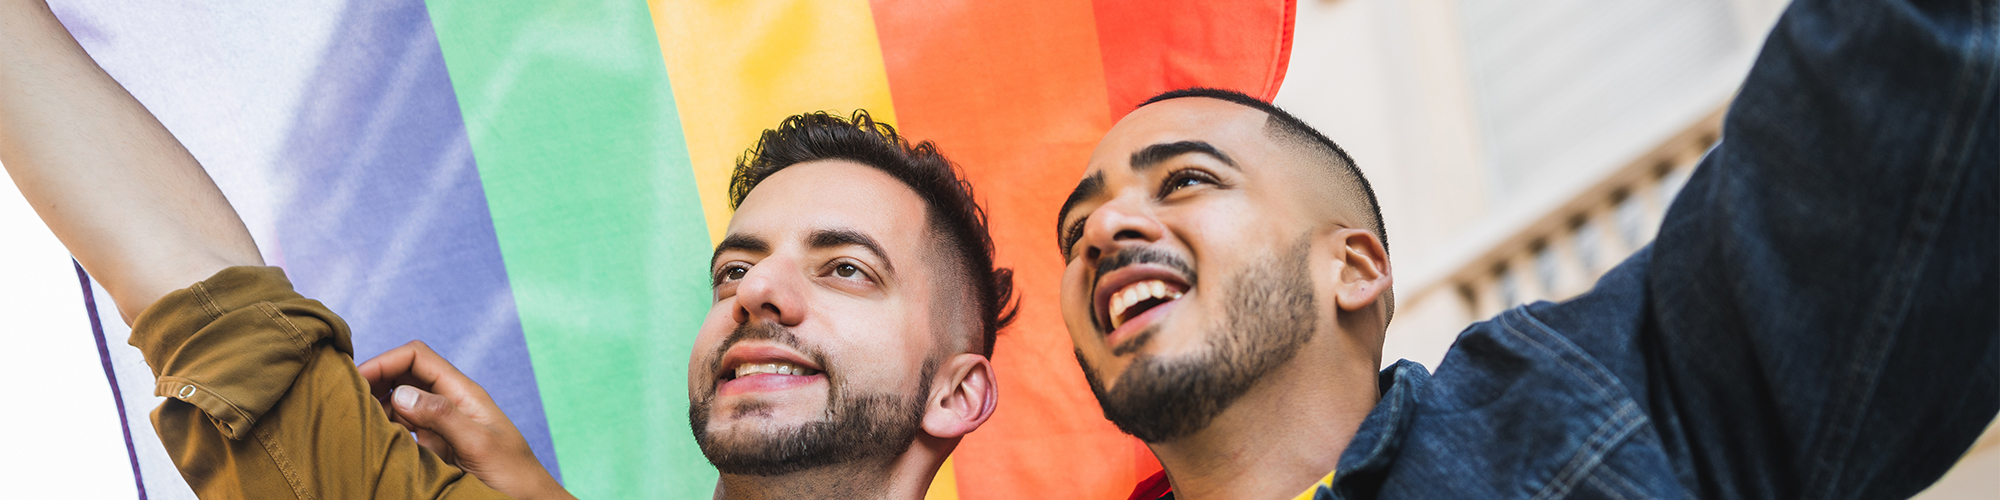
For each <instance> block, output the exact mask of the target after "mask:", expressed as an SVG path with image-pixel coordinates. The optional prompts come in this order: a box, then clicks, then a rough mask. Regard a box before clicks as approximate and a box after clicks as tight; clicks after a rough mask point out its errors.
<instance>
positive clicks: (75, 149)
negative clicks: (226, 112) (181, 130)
mask: <svg viewBox="0 0 2000 500" xmlns="http://www.w3.org/2000/svg"><path fill="white" fill-rule="evenodd" d="M0 164H4V165H5V166H6V169H7V174H8V175H10V176H12V177H13V178H14V184H15V185H16V186H18V187H19V188H20V189H21V194H22V195H23V196H25V197H26V198H27V200H28V203H29V204H30V205H32V206H34V207H35V213H37V214H39V215H41V217H42V221H43V222H44V223H47V224H48V226H49V229H50V230H52V231H54V232H55V235H56V237H57V238H59V239H61V240H62V242H63V246H65V247H68V248H69V251H70V253H71V254H73V255H75V256H76V259H77V261H79V262H81V263H82V264H83V267H84V269H85V270H88V271H90V274H91V276H92V277H93V278H95V279H96V280H97V281H98V282H99V283H102V284H103V285H104V289H105V290H106V291H109V292H110V293H111V298H112V300H115V301H117V302H118V310H119V312H120V314H121V315H122V316H123V317H124V319H125V322H126V324H131V323H132V321H133V320H134V319H136V318H137V317H138V315H139V313H140V312H141V311H144V310H145V309H146V307H147V306H150V305H152V304H153V302H154V301H157V300H159V298H160V297H161V296H163V295H166V294H167V292H171V291H174V290H177V289H180V288H185V287H187V286H188V285H191V284H193V283H194V282H196V281H201V280H202V279H203V278H207V277H209V276H210V275H213V274H215V272H216V271H220V270H222V269H223V268H226V267H229V266H242V265H251V266H255V265H263V263H264V261H263V257H261V256H260V255H259V254H258V252H257V244H256V243H255V242H253V241H251V239H250V232H249V230H248V229H246V228H245V227H244V225H243V221H242V220H241V219H239V218H237V216H236V212H235V210H234V209H232V208H231V207H230V206H229V200H227V199H224V198H223V196H222V191H221V190H219V189H216V187H215V182H214V181H211V180H209V177H208V173H207V172H204V171H203V170H202V168H201V164H200V163H197V162H196V161H195V159H194V156H193V155H190V154H188V151H187V148H184V147H182V146H181V144H180V142H179V141H176V140H175V139H174V136H173V134H172V133H170V132H167V129H166V127H165V126H162V125H160V121H159V120H158V119H155V118H154V117H153V114H152V113H150V112H147V111H146V108H145V106H142V105H140V104H139V101H138V100H137V99H134V98H133V97H132V95H131V94H130V93H127V92H126V91H125V88H124V87H122V86H120V85H119V84H118V82H117V81H115V80H112V79H111V75H109V74H106V73H105V72H104V70H103V69H102V68H99V67H98V66H97V63H96V62H95V61H92V60H91V59H90V55H89V54H86V53H84V51H83V47H82V46H80V45H78V44H77V43H76V40H75V39H74V38H71V37H70V35H69V31H68V30H66V29H64V28H63V25H62V23H61V22H59V21H58V20H57V19H56V17H55V15H54V14H53V13H52V12H50V11H49V8H48V5H47V4H45V3H43V1H42V0H0Z"/></svg>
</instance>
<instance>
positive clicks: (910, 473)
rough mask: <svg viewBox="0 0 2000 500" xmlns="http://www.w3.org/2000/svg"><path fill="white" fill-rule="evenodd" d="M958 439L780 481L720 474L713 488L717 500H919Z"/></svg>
mask: <svg viewBox="0 0 2000 500" xmlns="http://www.w3.org/2000/svg"><path fill="white" fill-rule="evenodd" d="M957 446H958V440H957V439H948V440H947V439H939V438H935V437H932V436H929V435H921V434H920V435H919V436H918V437H917V441H916V442H914V443H911V444H910V448H909V449H908V450H906V451H904V452H903V453H902V454H901V455H897V456H896V457H894V458H892V459H890V460H887V461H881V460H867V461H857V462H852V463H843V464H835V465H830V466H826V467H820V468H817V469H810V470H803V471H799V472H794V473H791V474H785V475H782V476H746V475H738V474H723V475H722V477H720V478H719V479H717V480H716V482H715V498H716V499H718V500H721V499H728V500H761V499H771V500H799V499H805V498H855V499H899V500H901V499H907V500H921V499H922V498H924V494H925V493H926V492H928V491H929V490H930V486H931V478H933V477H935V476H937V471H938V467H939V466H941V465H943V464H944V459H945V457H946V456H949V455H951V450H952V448H955V447H957Z"/></svg>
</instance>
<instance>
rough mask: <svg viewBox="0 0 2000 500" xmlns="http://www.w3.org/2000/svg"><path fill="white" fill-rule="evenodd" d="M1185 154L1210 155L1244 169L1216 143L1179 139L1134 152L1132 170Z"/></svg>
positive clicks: (1140, 169) (1231, 165)
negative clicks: (1216, 146)
mask: <svg viewBox="0 0 2000 500" xmlns="http://www.w3.org/2000/svg"><path fill="white" fill-rule="evenodd" d="M1184 154H1202V155H1208V156H1209V157H1211V158H1215V159H1216V160H1220V161H1222V164H1224V165H1228V166H1229V168H1234V169H1238V170H1242V167H1238V166H1236V160H1232V159H1229V155H1227V154H1223V153H1222V150H1220V149H1216V148H1215V145H1212V144H1209V143H1206V142H1202V141H1179V142H1167V143H1160V144H1154V145H1151V146H1146V148H1145V149H1141V150H1139V151H1138V152H1135V153H1132V171H1134V172H1145V171H1147V170H1152V169H1153V167H1157V166H1159V165H1160V164H1161V163H1165V162H1166V161H1167V160H1171V159H1174V157H1177V156H1180V155H1184Z"/></svg>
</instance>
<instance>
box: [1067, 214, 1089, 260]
mask: <svg viewBox="0 0 2000 500" xmlns="http://www.w3.org/2000/svg"><path fill="white" fill-rule="evenodd" d="M1089 221H1090V217H1089V216H1084V218H1083V220H1079V221H1076V222H1075V223H1072V224H1070V225H1069V230H1068V231H1064V232H1063V243H1062V252H1063V260H1069V256H1070V253H1071V252H1075V251H1076V242H1078V241H1083V224H1084V223H1085V222H1089Z"/></svg>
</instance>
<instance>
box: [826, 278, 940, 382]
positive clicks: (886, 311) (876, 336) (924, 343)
mask: <svg viewBox="0 0 2000 500" xmlns="http://www.w3.org/2000/svg"><path fill="white" fill-rule="evenodd" d="M819 304H823V306H822V307H819V308H816V309H815V310H814V311H813V312H812V314H813V315H816V316H818V317H820V318H824V319H825V320H826V321H827V329H826V330H825V332H826V333H824V335H826V336H827V338H825V339H823V340H822V339H803V340H805V341H807V342H811V343H813V344H815V345H816V347H818V348H819V349H820V350H821V351H822V354H824V355H825V356H826V357H827V358H828V360H829V362H830V363H832V364H833V365H834V366H835V368H836V369H838V370H839V371H840V373H841V378H842V379H843V380H842V381H841V382H842V383H844V384H846V385H847V386H849V387H854V388H856V389H859V390H862V391H868V392H873V391H883V390H887V388H890V387H898V388H900V387H903V385H904V382H903V380H905V379H907V380H910V381H914V380H916V378H917V375H918V374H920V373H921V369H922V368H923V362H924V360H926V359H928V357H929V356H930V352H931V348H932V347H933V345H932V341H931V337H930V335H931V329H930V325H931V321H932V318H931V317H930V315H928V314H926V312H927V309H924V308H921V307H912V306H915V305H917V304H911V303H907V302H905V301H902V300H897V299H889V300H856V299H850V298H841V299H823V300H820V301H819ZM800 334H801V335H806V333H805V332H803V331H802V332H800ZM884 384H889V385H884ZM910 385H911V387H912V388H914V383H912V384H910Z"/></svg>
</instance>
